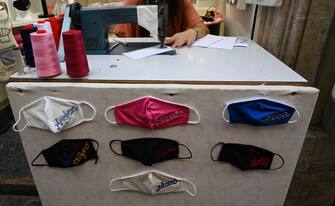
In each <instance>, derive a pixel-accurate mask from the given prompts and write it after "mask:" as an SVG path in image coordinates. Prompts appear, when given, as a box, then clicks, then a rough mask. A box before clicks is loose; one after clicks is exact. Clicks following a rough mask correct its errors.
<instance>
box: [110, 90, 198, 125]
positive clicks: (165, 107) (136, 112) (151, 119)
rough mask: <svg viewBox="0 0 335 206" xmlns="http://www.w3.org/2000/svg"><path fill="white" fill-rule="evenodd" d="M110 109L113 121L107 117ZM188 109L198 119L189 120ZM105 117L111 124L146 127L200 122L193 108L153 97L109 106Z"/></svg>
mask: <svg viewBox="0 0 335 206" xmlns="http://www.w3.org/2000/svg"><path fill="white" fill-rule="evenodd" d="M111 109H114V115H115V120H116V121H115V122H113V121H111V120H109V119H108V117H107V113H108V112H109V110H111ZM190 111H194V113H195V114H196V116H197V117H198V120H196V121H190V120H189V115H190ZM105 118H106V120H107V121H108V122H110V123H111V124H125V125H132V126H137V127H143V128H147V129H158V128H166V127H171V126H175V125H181V124H187V123H189V124H197V123H199V122H200V116H199V114H198V112H197V111H196V110H195V109H193V108H191V107H187V106H185V105H181V104H176V103H172V102H167V101H164V100H160V99H157V98H154V97H143V98H139V99H136V100H133V101H130V102H128V103H124V104H120V105H116V106H111V107H109V108H108V109H107V110H106V111H105Z"/></svg>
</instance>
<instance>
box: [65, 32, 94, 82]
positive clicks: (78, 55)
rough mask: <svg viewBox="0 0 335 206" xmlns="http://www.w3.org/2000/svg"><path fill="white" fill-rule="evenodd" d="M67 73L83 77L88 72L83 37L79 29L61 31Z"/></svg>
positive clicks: (71, 75) (75, 76)
mask: <svg viewBox="0 0 335 206" xmlns="http://www.w3.org/2000/svg"><path fill="white" fill-rule="evenodd" d="M62 36H63V43H64V53H65V62H66V70H67V74H68V75H69V76H70V77H74V78H80V77H85V76H87V75H88V73H89V67H88V63H87V57H86V50H85V46H84V39H83V36H82V33H81V31H80V30H69V31H66V32H63V34H62Z"/></svg>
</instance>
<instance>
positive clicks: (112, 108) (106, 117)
mask: <svg viewBox="0 0 335 206" xmlns="http://www.w3.org/2000/svg"><path fill="white" fill-rule="evenodd" d="M114 109H115V105H114V106H110V107H108V108H107V109H106V110H105V119H106V121H107V122H109V123H111V124H113V125H116V124H117V122H114V121H112V120H110V119H108V116H107V113H108V112H109V111H110V110H114Z"/></svg>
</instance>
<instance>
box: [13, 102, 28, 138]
mask: <svg viewBox="0 0 335 206" xmlns="http://www.w3.org/2000/svg"><path fill="white" fill-rule="evenodd" d="M24 108H25V107H24ZM24 108H22V109H20V111H19V119H18V120H17V122H15V124H14V125H13V130H14V131H15V132H22V131H23V130H24V129H25V128H26V127H27V126H28V124H27V123H26V124H25V125H24V126H23V127H22V128H21V129H17V125H18V124H19V122H20V121H21V116H22V111H23V109H24Z"/></svg>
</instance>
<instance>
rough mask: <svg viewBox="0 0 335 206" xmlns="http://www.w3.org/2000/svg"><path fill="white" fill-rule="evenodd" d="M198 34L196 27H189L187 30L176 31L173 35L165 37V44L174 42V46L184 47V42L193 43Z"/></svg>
mask: <svg viewBox="0 0 335 206" xmlns="http://www.w3.org/2000/svg"><path fill="white" fill-rule="evenodd" d="M197 36H198V32H197V31H196V30H195V29H187V30H186V31H183V32H180V33H176V34H175V35H173V36H172V37H167V38H166V39H165V44H172V48H179V47H182V46H183V45H184V44H187V45H188V46H189V45H192V44H193V42H195V40H196V38H197Z"/></svg>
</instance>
